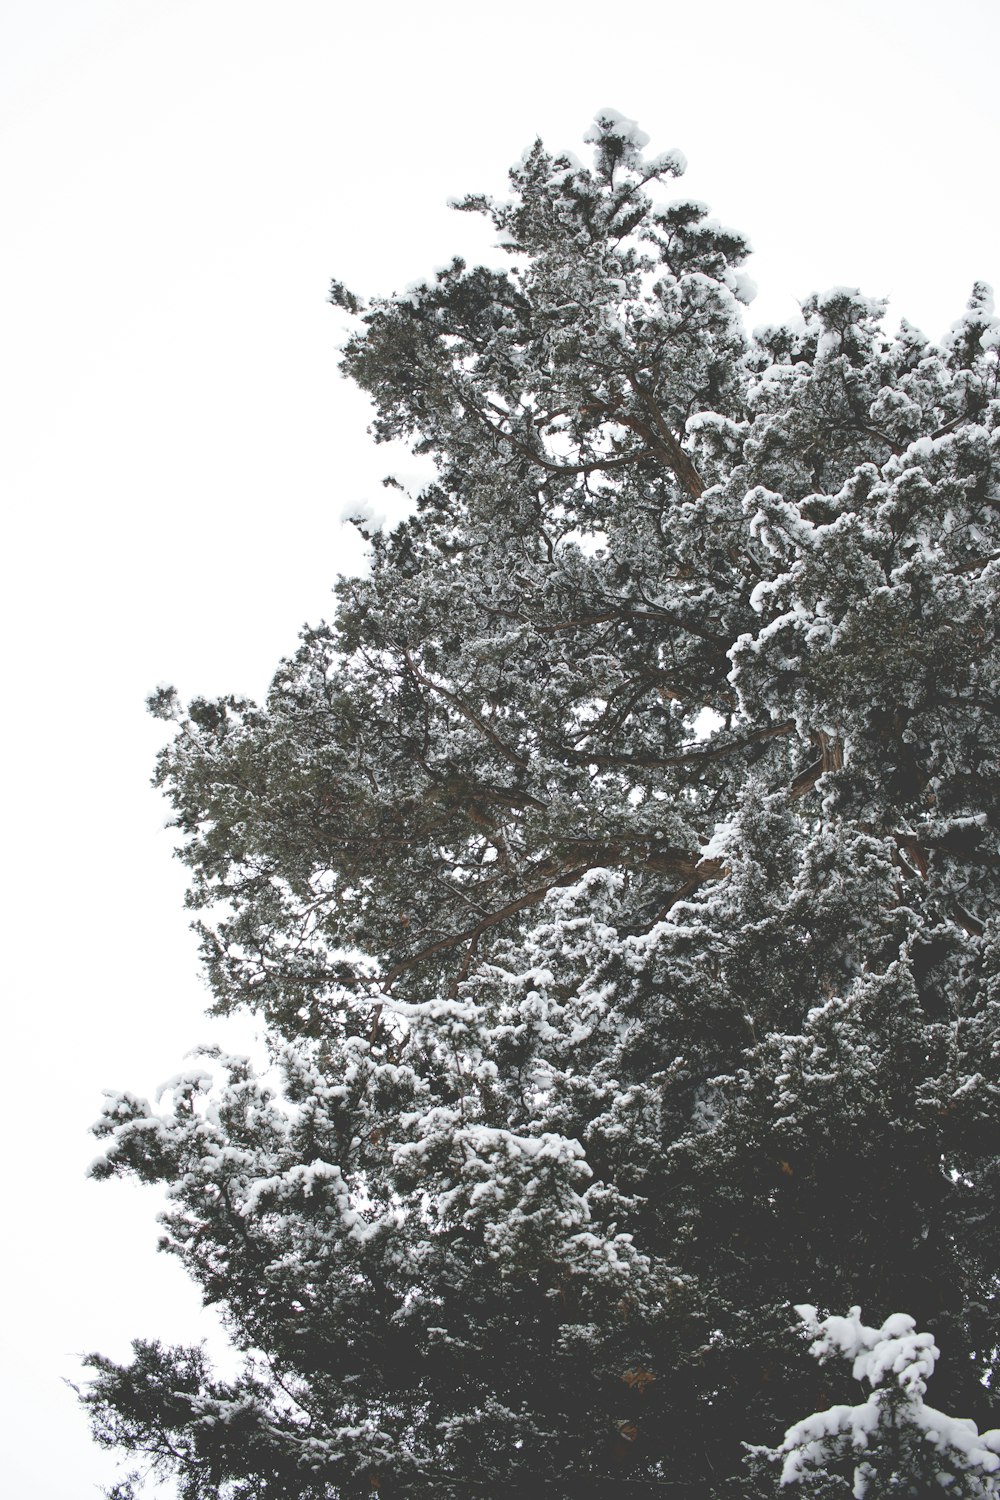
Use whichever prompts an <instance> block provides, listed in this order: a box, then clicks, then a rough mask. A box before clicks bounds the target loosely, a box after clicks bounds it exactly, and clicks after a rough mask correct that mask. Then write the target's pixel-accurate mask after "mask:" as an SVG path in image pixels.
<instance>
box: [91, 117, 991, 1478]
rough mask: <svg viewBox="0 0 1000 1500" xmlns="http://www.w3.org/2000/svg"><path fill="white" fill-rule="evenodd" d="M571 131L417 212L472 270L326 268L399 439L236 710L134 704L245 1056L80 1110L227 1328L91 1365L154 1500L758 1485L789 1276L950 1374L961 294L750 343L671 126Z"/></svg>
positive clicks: (980, 293) (979, 340) (967, 695)
mask: <svg viewBox="0 0 1000 1500" xmlns="http://www.w3.org/2000/svg"><path fill="white" fill-rule="evenodd" d="M589 139H590V141H591V142H592V143H593V145H594V146H595V148H596V150H595V156H596V160H595V166H594V168H593V169H590V170H588V169H586V168H584V167H582V166H580V165H579V164H578V163H577V162H576V161H574V160H573V159H572V158H571V157H569V156H556V157H553V156H551V155H550V154H548V153H547V152H546V151H545V150H544V148H543V147H542V145H541V144H540V143H538V144H536V145H535V146H534V147H533V148H532V149H531V150H530V151H529V152H528V153H527V154H526V155H525V157H524V158H523V160H522V161H521V163H520V164H519V165H518V166H517V167H516V168H515V169H514V170H513V171H512V174H511V197H510V199H509V200H507V201H505V202H495V201H492V200H490V199H487V198H484V197H471V198H468V199H466V200H464V201H463V202H462V203H460V204H459V205H458V207H459V208H460V209H462V210H463V211H467V212H479V213H484V214H486V215H488V216H489V217H490V218H491V219H492V221H493V223H494V225H495V226H496V228H497V230H498V231H499V233H500V236H501V242H502V244H503V245H504V247H505V249H506V250H507V251H509V256H510V263H509V265H507V266H506V268H504V269H491V268H486V267H474V268H471V269H470V268H469V267H468V266H466V265H465V264H464V263H463V262H462V261H461V260H455V261H454V262H453V263H452V264H451V265H449V266H448V267H447V268H446V269H445V270H442V271H440V272H438V273H437V274H436V275H435V277H433V278H432V279H430V280H429V281H427V282H426V283H423V284H421V285H419V286H418V287H417V288H416V289H415V290H412V291H410V292H408V293H407V294H406V295H404V296H395V297H390V298H386V299H377V300H375V301H372V302H370V303H365V302H363V301H362V299H361V298H360V297H358V296H356V295H355V294H353V293H352V292H350V291H348V290H347V289H346V288H344V287H343V286H341V285H339V284H335V286H334V290H333V298H334V300H335V301H336V302H337V304H338V305H339V306H340V307H341V308H342V309H345V310H346V311H347V312H349V313H350V314H351V315H352V316H353V317H354V318H355V319H356V320H357V322H356V332H355V333H354V334H353V336H352V337H351V338H350V340H349V342H348V343H347V345H346V349H345V353H344V368H345V370H346V371H347V373H348V374H349V375H350V376H352V377H353V379H354V380H356V381H357V382H358V383H359V385H360V386H361V387H362V389H364V390H365V391H367V392H368V393H369V394H370V396H371V398H372V401H373V403H374V408H375V419H374V433H375V436H376V438H378V439H390V438H399V437H406V438H408V439H409V440H410V441H411V442H412V443H413V445H414V447H415V449H416V450H417V451H419V452H421V453H424V454H428V455H430V456H431V457H432V458H433V460H434V463H435V465H436V479H435V481H434V482H433V483H432V484H430V485H429V486H428V487H427V488H426V489H425V490H424V492H423V493H422V494H421V495H420V496H419V497H418V499H417V501H416V505H415V510H414V512H413V514H412V515H411V517H410V518H409V519H408V520H406V521H404V522H403V523H402V524H400V525H399V526H397V527H396V528H395V529H393V530H391V531H390V532H388V533H387V534H386V533H383V532H375V533H374V534H373V535H372V536H371V567H370V572H369V574H368V576H366V577H363V578H349V579H342V580H341V581H340V583H339V584H338V586H337V613H336V618H335V620H334V623H333V624H331V625H325V624H324V625H320V626H319V627H316V628H311V629H307V630H306V631H305V632H304V634H303V636H302V644H301V648H300V650H299V651H298V653H297V654H296V655H295V656H294V657H293V658H292V659H291V660H288V661H286V662H285V663H283V664H282V666H281V667H280V668H279V670H278V672H277V675H276V676H275V678H274V682H273V686H272V688H271V691H270V694H269V696H268V699H267V701H266V703H265V704H263V705H262V706H257V705H255V704H253V703H250V702H247V701H245V700H242V699H236V698H225V699H220V700H217V701H212V702H208V701H205V700H196V701H195V702H193V703H192V704H191V705H190V706H189V707H188V708H187V709H186V710H183V709H182V708H181V705H180V701H179V699H178V697H177V695H176V694H175V693H174V692H172V691H170V692H167V691H163V692H160V693H158V694H157V695H156V697H155V699H154V700H153V705H152V706H153V708H154V711H155V712H156V713H158V714H159V715H161V716H162V717H163V718H165V719H170V720H174V721H176V732H175V735H174V738H173V739H172V741H171V743H170V744H169V746H168V747H167V748H166V749H165V750H164V752H163V754H162V757H161V760H160V764H159V773H158V775H159V781H160V783H161V784H162V785H163V786H164V787H165V789H166V791H167V793H168V795H169V797H170V799H171V801H172V805H173V808H174V812H175V820H176V826H177V828H178V829H179V830H180V833H181V836H182V851H181V853H182V858H183V859H184V860H185V861H186V863H187V865H188V866H189V868H190V871H191V889H190V903H191V905H192V907H193V908H194V909H195V911H196V912H197V913H198V914H199V917H198V920H199V923H200V930H201V934H202V941H203V945H204V953H205V960H206V963H207V968H208V974H209V977H210V980H211V984H212V988H213V992H214V997H215V1007H216V1009H217V1010H218V1011H220V1012H226V1011H229V1010H232V1009H233V1008H235V1007H250V1008H252V1009H254V1010H255V1011H257V1012H258V1013H259V1014H260V1015H261V1016H262V1017H264V1018H265V1020H266V1022H267V1024H268V1026H269V1028H270V1035H271V1037H272V1041H273V1048H274V1067H275V1071H274V1073H273V1074H272V1075H270V1076H269V1077H267V1078H259V1077H256V1076H255V1075H254V1074H253V1072H252V1070H251V1069H250V1067H249V1065H248V1064H247V1063H246V1061H245V1060H241V1059H237V1058H226V1057H223V1056H213V1057H211V1058H206V1059H204V1060H203V1061H204V1063H205V1066H204V1067H201V1066H199V1067H198V1068H196V1069H194V1070H193V1071H192V1072H191V1073H189V1074H187V1075H184V1076H182V1077H181V1078H180V1079H178V1080H176V1081H175V1084H174V1087H173V1095H172V1099H173V1103H172V1106H171V1107H168V1108H166V1109H163V1108H161V1109H160V1110H159V1111H154V1110H153V1109H152V1108H151V1107H150V1106H149V1105H148V1104H147V1103H145V1102H144V1101H142V1100H139V1099H137V1098H134V1097H132V1096H128V1095H126V1096H115V1097H112V1098H109V1101H108V1104H107V1109H106V1113H105V1116H104V1119H103V1123H102V1124H101V1126H100V1133H101V1134H102V1135H103V1136H104V1137H105V1139H106V1143H107V1144H106V1153H105V1156H104V1158H103V1162H102V1163H101V1164H100V1165H99V1166H98V1167H97V1168H96V1175H98V1176H103V1175H108V1174H110V1173H131V1174H133V1175H135V1176H137V1177H139V1178H141V1179H143V1180H147V1181H155V1182H162V1183H165V1184H166V1185H167V1188H168V1191H169V1195H170V1203H171V1207H170V1209H169V1211H168V1213H167V1215H166V1218H165V1229H166V1239H165V1241H164V1246H165V1248H166V1249H167V1250H168V1251H169V1252H170V1253H172V1254H175V1255H177V1256H178V1257H179V1258H180V1259H181V1260H182V1262H183V1263H184V1265H185V1266H186V1268H187V1269H188V1270H189V1272H190V1273H191V1275H192V1276H193V1277H194V1278H195V1279H196V1281H197V1282H198V1283H199V1285H200V1286H201V1289H202V1291H203V1294H204V1296H205V1298H206V1300H207V1301H208V1302H211V1303H213V1304H215V1305H217V1306H218V1307H219V1308H220V1309H221V1312H222V1315H223V1318H224V1320H225V1322H226V1326H227V1328H228V1329H229V1332H230V1334H231V1337H232V1340H233V1343H234V1345H235V1346H236V1347H237V1348H238V1349H240V1350H242V1351H244V1352H245V1354H246V1357H247V1365H246V1370H245V1373H244V1374H243V1375H242V1376H241V1377H240V1378H239V1379H237V1380H234V1381H232V1382H228V1383H227V1382H224V1381H221V1380H219V1379H218V1378H217V1377H216V1376H215V1375H214V1374H213V1372H212V1371H211V1369H210V1368H209V1366H208V1364H207V1361H206V1358H205V1356H204V1354H203V1353H202V1352H201V1351H199V1350H191V1349H170V1348H164V1347H161V1346H160V1345H158V1344H148V1343H147V1344H143V1343H140V1344H137V1346H136V1354H135V1359H134V1361H133V1362H132V1363H131V1364H128V1365H124V1366H120V1365H117V1364H115V1363H114V1362H112V1361H110V1360H107V1359H105V1358H103V1357H100V1356H94V1357H93V1360H92V1364H93V1366H94V1370H95V1375H94V1379H93V1382H92V1384H91V1385H90V1387H89V1389H88V1391H87V1393H86V1394H85V1397H84V1399H85V1401H86V1403H87V1405H88V1406H89V1408H90V1411H91V1414H92V1416H93V1419H94V1423H95V1431H96V1434H97V1437H98V1439H99V1440H100V1441H102V1442H105V1443H108V1444H114V1445H118V1446H121V1447H123V1448H124V1449H126V1450H128V1451H130V1452H132V1453H138V1454H145V1455H147V1456H148V1457H149V1458H150V1459H152V1460H153V1461H154V1462H155V1463H157V1464H159V1465H160V1466H161V1467H163V1468H165V1469H167V1470H170V1471H174V1472H176V1474H177V1476H178V1482H179V1486H180V1494H181V1495H182V1496H184V1497H185V1500H201V1497H208V1496H212V1497H215V1496H223V1497H226V1500H236V1497H240V1500H250V1497H255V1500H256V1497H261V1500H263V1497H265V1496H266V1497H268V1500H271V1497H277V1496H293V1495H294V1496H301V1497H313V1496H315V1497H321V1496H322V1497H324V1500H349V1497H355V1496H361V1495H370V1494H371V1493H372V1492H373V1491H377V1493H378V1494H379V1495H381V1496H384V1497H395V1496H407V1497H409V1496H421V1495H428V1496H435V1497H438V1496H442V1497H444V1496H448V1495H456V1496H459V1495H460V1496H463V1497H465V1496H468V1497H470V1500H472V1497H476V1496H480V1495H482V1496H487V1495H488V1496H495V1497H514V1496H519V1497H520V1496H533V1495H539V1496H543V1495H544V1496H552V1497H554V1500H562V1497H566V1500H570V1497H575V1496H593V1497H595V1500H596V1497H605V1496H607V1495H609V1494H612V1493H613V1494H615V1495H619V1494H620V1495H622V1496H628V1495H636V1496H639V1495H650V1496H653V1495H659V1494H666V1493H670V1491H669V1490H668V1489H666V1488H665V1487H666V1486H668V1485H681V1486H688V1487H690V1493H695V1494H698V1495H712V1496H720V1497H721V1496H724V1495H729V1494H734V1495H735V1494H739V1493H748V1494H759V1493H761V1489H760V1485H761V1483H762V1481H761V1480H760V1479H759V1477H754V1476H753V1474H752V1473H751V1472H750V1471H748V1470H746V1469H745V1468H744V1465H743V1455H744V1451H745V1445H746V1444H757V1445H760V1444H768V1443H774V1442H775V1441H776V1440H777V1439H778V1438H779V1436H780V1433H781V1432H782V1431H783V1430H784V1429H785V1428H787V1427H788V1426H789V1424H790V1423H791V1422H792V1421H793V1420H794V1418H795V1417H796V1415H797V1414H798V1413H800V1412H801V1411H802V1410H803V1407H804V1406H806V1405H807V1404H808V1407H809V1408H811V1409H817V1410H818V1409H819V1408H820V1407H822V1406H823V1405H824V1403H825V1402H828V1401H829V1399H830V1380H831V1377H830V1375H829V1372H828V1371H826V1370H825V1369H822V1368H819V1367H818V1366H817V1365H816V1363H815V1361H812V1360H810V1359H809V1356H808V1352H807V1351H806V1350H805V1349H804V1348H803V1345H802V1342H801V1339H800V1337H799V1336H798V1333H797V1325H796V1318H795V1315H794V1313H793V1311H792V1305H793V1304H795V1303H798V1302H801V1301H803V1299H805V1298H808V1299H809V1300H810V1301H811V1302H812V1303H815V1304H817V1305H819V1306H822V1307H824V1308H828V1309H831V1310H836V1309H842V1308H844V1307H847V1306H849V1305H852V1304H859V1305H863V1306H864V1307H865V1308H866V1310H869V1312H874V1313H875V1316H876V1319H879V1318H883V1319H884V1318H886V1317H889V1316H890V1315H892V1314H893V1313H895V1312H897V1311H898V1310H899V1308H901V1307H905V1308H906V1309H907V1310H908V1311H909V1312H910V1313H912V1314H913V1315H914V1316H915V1317H916V1318H917V1319H918V1320H919V1323H920V1325H921V1326H923V1327H928V1328H930V1329H931V1331H932V1332H933V1333H934V1334H935V1336H936V1337H937V1338H938V1339H939V1340H940V1343H941V1345H942V1347H943V1348H944V1349H945V1350H946V1354H947V1358H946V1359H944V1360H943V1361H942V1364H941V1368H940V1370H939V1372H938V1377H937V1379H938V1388H939V1392H940V1394H941V1399H942V1400H943V1401H944V1402H945V1404H946V1405H947V1406H948V1409H957V1410H959V1411H960V1412H962V1413H963V1414H967V1415H968V1416H970V1417H971V1418H973V1419H975V1420H977V1421H979V1422H980V1425H983V1422H984V1419H985V1418H987V1417H988V1411H989V1384H990V1381H991V1380H992V1378H993V1376H994V1373H995V1366H996V1362H997V1359H998V1352H997V1351H998V1349H1000V1305H998V1298H997V1291H998V1269H1000V1262H998V1254H1000V1236H998V1234H997V1227H998V1224H997V1218H998V1214H997V1209H996V1204H997V1201H998V1198H997V1190H998V1187H1000V1183H998V1172H997V1161H998V1159H1000V1151H998V1148H1000V1113H998V1098H1000V1047H998V1045H997V1040H996V1039H997V1036H998V1035H1000V1029H998V1028H1000V940H998V939H1000V927H998V921H997V894H998V873H1000V857H998V846H997V830H998V827H1000V801H998V792H1000V766H998V743H1000V741H998V735H997V725H998V713H1000V672H998V652H997V620H998V618H1000V614H998V602H1000V601H998V579H1000V493H998V464H997V448H998V443H1000V399H998V396H1000V392H998V364H997V352H998V346H1000V322H998V320H997V319H996V318H995V317H994V316H993V313H992V305H991V301H990V297H989V292H988V289H987V288H985V287H984V286H977V287H976V288H975V290H974V293H973V297H972V300H971V302H970V304H969V306H968V308H967V310H966V312H965V314H964V315H963V316H962V318H960V319H959V321H958V322H957V323H956V324H955V326H954V329H953V330H952V332H951V334H950V335H949V336H948V338H947V339H946V340H945V341H944V342H943V343H942V344H941V345H940V346H934V345H932V344H930V343H928V341H927V340H926V339H925V338H924V337H923V336H922V335H921V334H920V333H918V332H917V331H916V330H915V329H914V328H912V327H910V326H908V325H907V324H905V323H904V324H903V326H902V328H901V330H900V332H899V333H898V334H897V335H896V336H895V337H890V336H888V335H887V334H886V333H885V332H884V331H883V329H882V323H881V320H882V316H883V312H884V307H883V305H882V304H881V303H880V302H877V301H872V300H871V299H868V298H866V297H863V296H862V295H861V294H860V293H859V292H858V291H856V290H854V289H851V288H844V287H838V288H834V289H833V290H832V291H829V292H827V293H825V294H824V295H821V296H816V297H813V298H811V299H810V300H809V301H808V302H806V303H805V304H804V306H803V310H802V318H801V322H800V323H799V324H798V325H797V326H795V327H769V328H764V329H758V330H757V331H756V333H755V334H754V336H753V338H748V337H747V336H746V334H745V333H744V331H743V325H742V319H741V307H740V303H741V300H742V301H745V300H746V299H747V298H748V297H749V296H750V295H751V293H752V284H751V283H749V281H748V278H747V277H746V275H745V273H744V271H743V269H742V266H743V262H744V260H745V258H746V255H747V252H748V246H747V243H746V241H745V240H744V238H743V237H742V236H741V235H739V234H738V233H736V232H735V231H733V230H730V229H727V228H725V227H723V226H721V225H720V224H719V223H717V222H716V221H715V220H713V219H711V218H709V217H708V215H707V211H706V210H705V208H704V206H703V205H700V204H698V203H694V202H691V201H687V200H680V201H666V202H661V201H660V199H659V197H658V196H657V195H658V194H659V193H660V192H661V191H662V189H663V186H664V183H665V182H666V181H667V179H669V178H671V177H675V176H677V175H679V173H680V172H681V171H682V168H683V162H682V160H681V158H680V157H679V155H678V154H677V153H673V152H672V153H668V154H666V155H661V156H658V157H653V158H650V157H648V156H644V155H643V150H644V147H645V146H646V138H645V137H644V136H643V135H642V134H641V133H640V132H639V131H638V130H637V129H636V127H635V126H634V125H633V124H632V122H630V121H627V120H625V119H623V118H622V117H620V116H618V115H616V114H614V113H613V112H606V113H603V114H602V115H600V116H599V117H598V120H597V123H596V124H595V127H594V128H593V130H592V131H591V133H590V136H589ZM359 524H363V523H361V522H359ZM366 530H370V528H369V527H367V526H366ZM674 1492H675V1493H676V1491H674Z"/></svg>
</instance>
